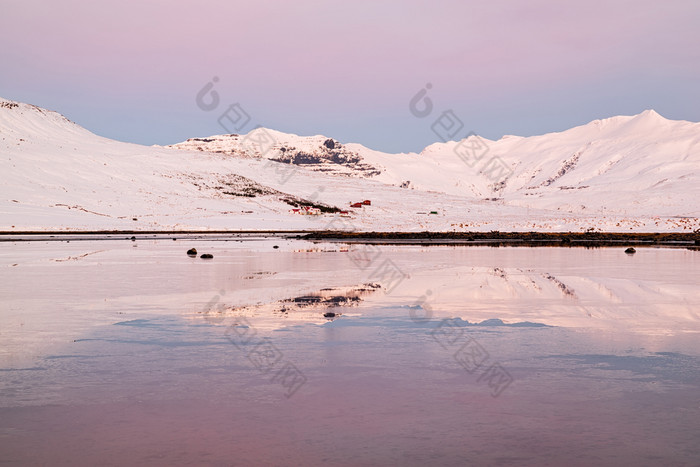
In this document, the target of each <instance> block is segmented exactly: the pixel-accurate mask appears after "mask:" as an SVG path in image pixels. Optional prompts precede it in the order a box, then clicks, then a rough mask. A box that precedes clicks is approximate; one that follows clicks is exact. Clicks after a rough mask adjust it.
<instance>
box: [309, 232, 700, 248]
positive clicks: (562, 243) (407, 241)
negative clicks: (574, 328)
mask: <svg viewBox="0 0 700 467" xmlns="http://www.w3.org/2000/svg"><path fill="white" fill-rule="evenodd" d="M298 238H301V239H303V240H311V241H333V242H345V243H369V244H377V245H475V246H476V245H488V246H525V247H535V246H554V247H604V246H615V247H620V246H678V247H693V248H694V247H696V246H700V233H695V232H689V233H680V232H672V233H653V232H644V233H639V232H638V233H626V232H500V231H492V232H329V231H325V232H313V233H309V234H307V235H303V236H299V237H298Z"/></svg>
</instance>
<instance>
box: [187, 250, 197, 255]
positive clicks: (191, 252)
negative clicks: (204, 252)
mask: <svg viewBox="0 0 700 467" xmlns="http://www.w3.org/2000/svg"><path fill="white" fill-rule="evenodd" d="M187 255H188V256H197V249H196V248H190V249H189V250H187Z"/></svg>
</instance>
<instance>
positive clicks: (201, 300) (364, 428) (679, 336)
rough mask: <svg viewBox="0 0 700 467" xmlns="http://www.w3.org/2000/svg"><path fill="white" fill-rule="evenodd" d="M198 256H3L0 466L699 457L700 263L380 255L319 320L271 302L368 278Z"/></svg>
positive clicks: (473, 253) (238, 246) (229, 254)
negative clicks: (381, 285) (394, 282)
mask: <svg viewBox="0 0 700 467" xmlns="http://www.w3.org/2000/svg"><path fill="white" fill-rule="evenodd" d="M190 243H191V242H185V241H178V242H168V243H167V244H166V243H165V242H160V243H158V242H137V244H138V246H133V245H132V244H122V243H121V242H119V243H117V242H115V243H108V244H104V243H99V242H94V243H93V242H71V243H70V244H65V243H55V244H47V245H44V244H35V243H31V244H17V245H0V248H2V252H3V256H2V258H3V264H2V265H1V266H2V267H4V270H3V273H2V279H3V285H2V286H0V287H2V288H3V289H2V294H3V297H7V299H6V300H5V301H4V305H3V308H2V312H1V314H0V319H1V322H2V328H0V329H1V330H0V344H1V346H0V349H1V350H0V351H1V352H2V354H0V459H1V460H3V461H9V463H10V464H12V463H13V462H14V463H18V464H41V463H51V464H61V463H64V464H69V463H76V462H80V463H84V464H95V463H103V464H105V463H106V464H109V462H113V463H114V464H115V465H116V464H152V465H173V464H182V463H188V462H191V463H195V464H211V465H251V464H254V463H258V464H260V463H262V464H266V463H267V464H277V465H279V464H291V465H302V464H303V465H310V464H319V463H323V462H325V463H327V464H329V465H383V464H397V463H398V464H404V465H425V464H429V463H430V464H438V465H446V464H469V463H473V464H484V463H487V464H488V463H492V464H506V465H561V464H563V463H566V464H568V465H591V464H595V465H624V464H631V463H634V464H635V465H658V464H659V463H662V464H669V465H679V464H684V463H685V464H698V462H700V448H699V447H698V445H697V439H700V422H699V421H698V420H700V392H699V391H698V389H700V388H699V386H700V376H699V375H700V371H699V370H700V360H698V359H699V358H700V344H698V334H697V332H698V331H699V330H700V325H699V321H698V319H697V315H695V314H694V313H695V312H694V310H697V309H698V304H699V303H698V302H700V298H699V297H698V296H697V294H696V293H695V289H694V287H695V286H696V284H697V283H698V282H699V281H698V279H699V278H700V263H699V262H698V260H697V253H696V252H690V251H687V250H657V249H639V250H638V253H637V255H635V256H634V257H631V258H628V257H625V256H624V255H623V254H621V251H618V250H617V249H601V250H584V249H570V250H569V249H552V248H547V249H524V248H523V249H514V248H434V249H432V248H431V249H426V248H415V247H409V248H397V247H388V248H385V249H383V250H382V255H383V257H385V258H390V259H391V260H392V261H394V262H395V264H396V265H397V266H398V267H399V268H400V269H401V270H402V271H403V272H404V273H405V274H407V276H409V277H407V278H406V279H405V280H404V281H402V282H401V284H399V285H398V286H397V287H396V288H395V289H394V290H393V291H392V293H390V294H385V293H384V292H383V291H378V292H374V293H370V294H366V295H363V296H362V300H361V301H360V302H359V303H354V302H353V306H347V307H343V306H339V307H333V308H331V309H332V310H334V311H336V312H338V313H339V316H337V317H335V318H334V319H328V318H324V317H323V313H324V310H323V309H316V308H311V309H305V310H301V309H299V310H293V312H289V313H286V314H285V313H279V312H276V308H275V303H277V302H283V301H284V300H286V299H290V298H294V297H298V296H302V295H304V296H306V295H308V294H313V293H315V292H318V291H319V290H321V289H323V288H338V289H334V290H340V289H342V288H344V287H345V288H348V287H352V286H357V285H360V284H363V283H367V282H371V280H372V279H373V278H372V277H371V276H372V270H371V269H372V268H371V267H368V268H364V269H362V268H360V267H357V266H356V265H355V264H354V262H353V261H350V260H349V259H348V258H347V253H345V252H333V251H320V252H305V253H302V252H294V250H295V249H300V248H301V247H300V245H303V246H304V248H305V247H306V245H307V244H300V243H295V242H285V241H279V240H277V241H274V242H259V243H256V244H255V245H252V246H251V244H250V243H238V242H210V243H208V244H196V246H197V248H198V249H200V250H201V249H204V250H207V251H212V252H213V253H214V254H215V259H214V260H213V261H211V262H205V261H203V260H200V259H198V258H197V259H190V258H187V257H186V256H185V255H184V249H183V247H184V246H187V247H189V246H190ZM273 244H279V245H280V247H281V248H280V249H279V250H273V249H272V245H273ZM185 249H186V248H185ZM325 249H326V250H334V249H337V247H334V246H332V245H331V246H327V248H325ZM99 250H103V251H100V252H99V253H95V254H92V255H88V256H85V257H81V258H79V259H72V260H67V261H55V259H65V258H69V257H79V256H80V255H82V254H84V253H88V252H94V251H99ZM12 264H17V266H11V265H12ZM551 278H555V280H552V279H551ZM567 290H569V291H573V293H574V294H575V296H572V295H571V293H567ZM426 291H430V293H429V294H428V293H426ZM222 292H223V293H222ZM671 292H672V293H671ZM334 293H335V292H334ZM216 296H218V299H217V300H212V298H213V297H216ZM420 297H423V298H420ZM284 303H287V302H284ZM212 304H213V305H212ZM219 304H221V305H223V306H222V307H221V308H217V307H218V305H219ZM243 305H255V306H254V307H252V308H246V309H245V312H243V311H241V309H240V308H237V307H241V306H243ZM207 310H210V313H212V314H207V313H206V311H207ZM212 310H213V311H212ZM237 310H238V311H237ZM581 310H586V311H589V312H590V313H581ZM219 311H220V313H219ZM326 311H327V310H326ZM425 316H428V318H424V317H425ZM445 320H447V321H445ZM285 369H286V370H285ZM499 369H500V370H502V371H503V372H505V374H504V373H500V374H499V373H498V371H499ZM281 370H285V371H286V373H285V372H284V371H282V372H281ZM294 371H298V373H294ZM508 378H510V379H508ZM499 382H500V383H502V384H501V386H503V385H504V384H505V383H506V382H507V383H508V384H507V385H505V387H504V388H501V387H499V384H498V383H499ZM294 384H296V386H295V385H294ZM499 390H500V392H499ZM290 393H291V397H286V396H287V395H290ZM494 393H497V397H494ZM61 459H63V460H64V462H61Z"/></svg>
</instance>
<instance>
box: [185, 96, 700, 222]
mask: <svg viewBox="0 0 700 467" xmlns="http://www.w3.org/2000/svg"><path fill="white" fill-rule="evenodd" d="M263 134H265V135H268V137H269V138H272V139H273V143H271V144H270V145H269V146H268V149H267V150H266V151H260V148H259V146H255V145H252V144H250V143H247V141H252V140H257V139H260V138H261V136H262V135H263ZM328 146H330V147H331V150H329V149H328ZM334 146H335V147H336V148H339V150H340V151H343V154H347V155H348V157H345V158H338V157H335V158H334V157H332V153H333V151H332V148H333V147H334ZM172 147H175V148H180V149H196V150H200V151H214V152H219V153H224V154H232V155H240V156H244V157H257V158H262V157H264V158H268V159H271V160H279V161H283V162H287V163H292V164H297V165H299V166H300V167H303V168H305V169H307V170H320V171H328V172H333V173H344V174H347V175H354V176H360V177H371V178H374V179H376V180H379V181H382V182H384V183H388V184H393V185H397V186H404V187H411V188H414V189H420V190H430V191H439V192H444V193H449V194H453V195H457V196H469V197H475V198H478V199H489V200H494V201H496V200H497V201H501V200H502V201H504V202H506V203H508V204H513V205H519V206H524V207H530V208H545V209H553V210H559V211H562V210H563V211H565V212H571V213H587V212H597V213H600V214H605V213H610V214H623V215H624V214H628V215H629V214H631V215H643V214H649V213H652V212H653V213H654V214H657V215H663V216H692V217H694V216H697V215H698V213H699V211H700V206H698V203H697V202H696V201H695V200H697V199H700V196H699V195H700V124H699V123H691V122H684V121H671V120H667V119H665V118H663V117H662V116H661V115H659V114H658V113H656V112H654V111H653V110H647V111H644V112H642V113H641V114H639V115H635V116H618V117H612V118H607V119H604V120H595V121H593V122H590V123H588V124H586V125H582V126H579V127H576V128H572V129H570V130H567V131H564V132H560V133H550V134H546V135H541V136H534V137H529V138H522V137H517V136H505V137H503V138H501V139H500V140H498V141H489V140H486V139H483V138H480V137H478V136H470V137H469V138H468V139H465V140H462V141H458V142H455V141H450V142H446V143H435V144H432V145H430V146H428V147H427V148H425V149H424V150H423V151H421V153H420V154H415V153H411V154H386V153H382V152H379V151H373V150H371V149H368V148H366V147H364V146H362V145H359V144H341V143H338V142H337V141H335V140H333V139H330V138H327V137H325V136H313V137H299V136H296V135H290V134H285V133H280V132H276V131H273V130H266V129H258V130H255V131H254V132H251V134H249V135H245V136H239V135H221V136H210V137H208V138H193V139H190V140H188V141H186V142H184V143H179V144H175V145H173V146H172ZM339 166H340V167H339ZM367 168H370V169H367ZM612 200H614V202H611V201H612Z"/></svg>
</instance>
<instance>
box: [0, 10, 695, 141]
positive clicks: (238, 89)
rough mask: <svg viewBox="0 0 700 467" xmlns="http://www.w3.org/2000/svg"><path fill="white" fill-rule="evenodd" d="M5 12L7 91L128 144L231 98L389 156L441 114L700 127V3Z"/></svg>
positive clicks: (427, 133) (200, 128)
mask: <svg viewBox="0 0 700 467" xmlns="http://www.w3.org/2000/svg"><path fill="white" fill-rule="evenodd" d="M0 18H2V28H0V44H1V47H0V63H1V64H2V68H1V70H2V72H1V73H0V96H2V97H5V98H8V99H13V100H19V101H23V102H28V103H32V104H36V105H39V106H42V107H47V108H50V109H52V110H57V111H59V112H61V113H63V114H64V115H66V116H67V117H68V118H70V119H72V120H74V121H76V122H77V123H79V124H81V125H82V126H84V127H86V128H88V129H90V130H91V131H94V132H95V133H98V134H100V135H103V136H107V137H110V138H115V139H119V140H123V141H131V142H138V143H144V144H169V143H174V142H178V141H182V140H184V139H186V138H189V137H193V136H206V135H211V134H218V133H224V132H225V131H224V130H223V129H222V128H221V127H220V126H219V125H218V123H217V117H218V116H219V115H220V114H221V113H222V112H223V111H224V110H225V108H226V107H227V105H228V104H232V103H235V102H239V103H240V104H241V105H242V107H243V108H244V109H245V110H246V111H247V112H248V113H249V114H250V115H251V117H252V119H253V121H252V123H255V124H261V125H263V126H267V127H270V128H274V129H277V130H280V131H286V132H292V133H297V134H319V133H320V134H325V135H327V136H331V137H334V138H336V139H339V140H341V141H344V142H359V143H363V144H365V145H367V146H369V147H372V148H375V149H380V150H385V151H395V152H398V151H419V150H420V149H422V148H423V147H424V146H426V145H428V144H430V143H432V142H434V141H436V139H437V137H436V135H435V134H434V133H433V132H432V131H431V130H430V125H431V123H432V122H433V121H434V120H435V118H437V116H438V115H439V113H440V112H442V111H444V110H447V109H452V110H454V112H455V114H456V115H457V116H458V117H459V118H460V119H462V120H463V122H464V124H465V129H466V131H469V130H473V131H475V132H477V133H479V134H481V135H484V136H486V137H488V138H499V137H500V136H502V135H503V134H518V135H523V136H528V135H533V134H541V133H546V132H549V131H558V130H562V129H566V128H569V127H571V126H574V125H578V124H583V123H587V122H588V121H590V120H593V119H596V118H603V117H609V116H612V115H620V114H624V115H631V114H636V113H639V112H641V111H642V110H644V109H647V108H654V109H656V110H657V111H658V112H659V113H661V114H662V115H664V116H665V117H667V118H671V119H683V120H692V121H700V105H698V104H700V86H699V85H698V83H700V47H698V44H700V28H699V27H698V24H700V2H698V1H697V0H691V1H669V2H659V1H658V0H655V1H647V0H634V1H619V0H618V1H598V0H586V1H578V0H576V1H566V2H562V1H550V0H528V1H500V0H497V1H490V2H468V1H451V0H450V1H443V2H435V1H432V2H428V1H416V0H403V1H395V0H387V1H381V0H373V1H364V0H356V1H353V2H339V1H329V0H324V1H321V0H317V1H313V0H301V1H295V2H290V1H281V0H273V1H257V2H253V1H250V2H230V1H227V2H224V1H213V0H208V1H207V0H205V1H198V2H196V4H195V2H185V1H180V0H168V1H130V0H129V1H125V0H120V1H113V0H100V1H95V0H89V1H87V0H85V1H83V0H0ZM214 76H217V77H219V78H220V80H219V82H218V83H217V84H216V87H215V90H216V91H217V92H218V93H219V95H220V96H221V105H220V107H219V108H217V109H215V110H214V111H210V112H205V111H202V110H200V109H199V108H198V107H197V106H196V105H195V95H196V93H197V92H198V91H199V90H200V89H201V88H202V87H203V86H204V85H205V84H206V83H207V82H209V81H210V80H211V79H212V77H214ZM428 82H430V83H432V85H433V88H432V89H431V91H430V94H429V97H430V98H431V99H432V101H433V103H434V106H435V110H434V111H433V114H431V115H430V116H429V117H427V118H424V119H418V118H416V117H414V116H413V115H411V113H410V112H409V110H408V102H409V100H410V99H411V98H412V97H413V96H414V95H415V94H416V92H417V91H419V90H420V89H421V88H422V87H423V86H424V85H425V84H426V83H428ZM247 129H248V128H244V130H245V131H247ZM245 131H243V132H245Z"/></svg>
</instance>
